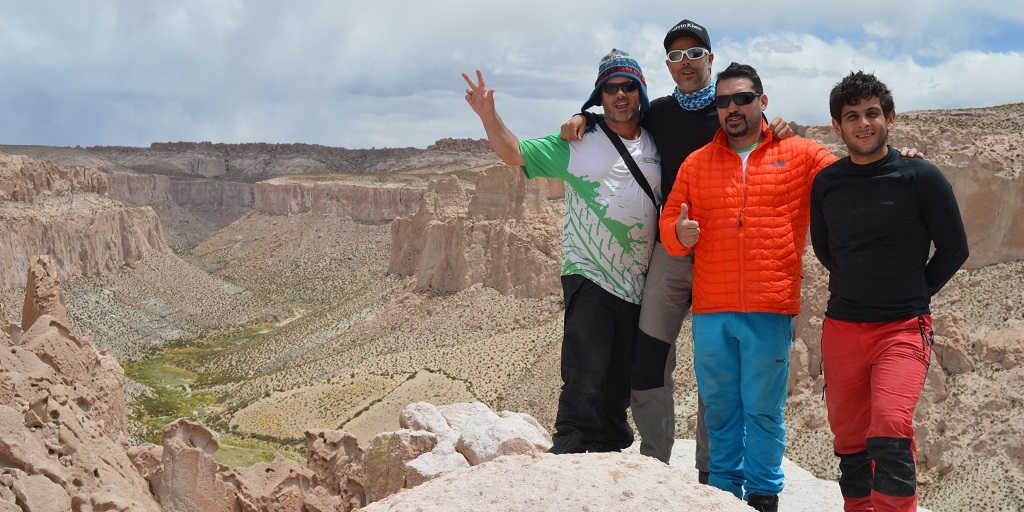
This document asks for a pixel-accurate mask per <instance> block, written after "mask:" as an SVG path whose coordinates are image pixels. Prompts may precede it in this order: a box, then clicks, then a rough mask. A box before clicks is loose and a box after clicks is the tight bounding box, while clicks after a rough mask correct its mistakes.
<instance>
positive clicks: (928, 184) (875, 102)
mask: <svg viewBox="0 0 1024 512" xmlns="http://www.w3.org/2000/svg"><path fill="white" fill-rule="evenodd" d="M829 108H830V111H831V114H832V127H833V129H834V130H835V132H836V134H837V135H838V136H839V137H840V138H842V139H843V142H844V143H845V144H846V147H847V149H848V150H849V157H847V158H843V159H841V160H839V161H837V162H836V163H834V164H832V165H830V166H829V167H826V168H825V169H823V170H822V171H821V172H820V173H819V174H818V175H817V176H816V177H815V179H814V183H813V185H812V189H811V243H812V245H813V248H814V254H815V255H816V256H817V257H818V260H819V261H821V264H822V265H824V266H825V268H826V269H828V271H829V285H828V288H829V300H828V306H827V309H826V310H825V317H826V318H825V323H824V325H823V326H822V335H821V352H822V360H823V364H824V374H825V401H826V405H827V407H828V421H829V426H830V427H831V429H832V433H833V435H834V436H835V439H834V441H833V446H834V449H835V453H836V455H837V456H839V459H840V462H839V469H840V473H841V476H840V478H839V486H840V489H841V490H842V493H843V499H844V501H845V510H847V511H855V510H857V511H860V510H906V511H914V510H917V475H916V450H915V445H914V426H913V418H914V408H915V407H916V406H917V402H918V399H919V398H920V396H921V391H922V390H923V388H924V380H925V374H926V372H927V371H928V363H929V359H930V357H931V343H932V330H931V312H930V309H929V305H930V300H931V296H932V295H934V294H935V293H937V292H938V291H939V290H940V289H941V288H942V286H943V285H945V284H946V282H948V281H949V279H950V278H952V277H953V275H954V274H955V273H956V271H957V270H958V269H959V268H960V266H961V265H962V264H963V263H964V262H965V261H966V260H967V256H968V248H967V235H966V233H965V231H964V225H963V221H962V220H961V218H960V210H959V208H958V207H957V202H956V197H954V195H953V188H952V187H951V186H950V184H949V182H948V181H947V180H946V178H945V177H944V176H943V175H942V173H941V172H940V171H939V169H938V168H937V167H936V166H934V165H932V164H930V163H928V162H927V161H925V160H921V159H915V158H900V156H899V153H898V152H897V151H896V150H895V149H893V148H891V147H889V146H888V144H887V142H888V134H889V129H891V128H892V125H893V123H894V121H895V118H896V111H895V108H894V105H893V99H892V94H891V92H890V91H889V89H888V87H886V86H885V84H883V83H882V82H880V81H878V79H877V78H875V76H874V75H871V74H866V73H863V72H855V73H851V74H850V75H848V76H847V77H845V78H844V79H843V80H842V81H841V82H839V83H838V84H837V85H836V86H835V87H834V88H833V89H832V93H831V95H830V98H829ZM933 244H934V246H935V252H934V254H932V256H931V257H930V258H929V252H930V250H931V247H932V245H933Z"/></svg>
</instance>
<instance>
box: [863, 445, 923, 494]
mask: <svg viewBox="0 0 1024 512" xmlns="http://www.w3.org/2000/svg"><path fill="white" fill-rule="evenodd" d="M912 442H913V439H908V438H905V437H869V438H868V439H867V446H868V453H869V454H870V455H871V458H872V459H873V460H874V461H875V477H874V489H875V491H876V492H880V493H882V494H887V495H889V496H913V495H914V494H915V493H916V492H917V469H916V467H915V465H914V451H913V449H912V448H911V443H912Z"/></svg>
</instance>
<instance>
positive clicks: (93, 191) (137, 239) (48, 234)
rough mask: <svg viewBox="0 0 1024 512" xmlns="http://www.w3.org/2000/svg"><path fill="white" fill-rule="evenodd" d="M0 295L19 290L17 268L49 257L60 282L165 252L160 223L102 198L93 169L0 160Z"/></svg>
mask: <svg viewBox="0 0 1024 512" xmlns="http://www.w3.org/2000/svg"><path fill="white" fill-rule="evenodd" d="M0 174H2V179H0V184H2V185H0V186H2V187H3V189H2V191H0V197H2V198H4V199H8V200H6V201H0V260H2V261H3V262H4V265H3V266H2V268H0V289H11V288H21V287H24V286H25V274H24V273H23V272H22V270H21V269H23V268H25V267H27V266H28V263H29V261H30V259H31V258H32V257H34V256H35V255H40V254H44V255H49V256H50V257H52V258H53V261H54V263H55V264H56V267H57V269H58V270H59V271H60V273H61V275H62V276H64V277H67V276H70V275H98V274H102V273H105V272H110V271H112V270H114V269H116V268H119V267H121V266H122V265H125V264H131V263H132V262H134V261H138V260H139V259H141V258H142V257H143V256H144V255H145V254H146V253H147V252H148V251H154V250H155V251H162V252H169V251H170V249H169V248H168V247H167V243H166V241H165V239H164V236H163V228H162V226H161V224H160V220H159V219H158V218H157V216H156V214H155V213H154V212H153V210H152V209H150V208H148V207H143V208H136V207H127V206H125V205H123V204H121V203H118V202H116V201H112V200H111V199H109V198H107V197H104V194H107V193H108V181H107V179H106V177H105V176H104V175H103V174H101V173H100V172H99V171H97V170H95V169H89V168H82V167H74V168H65V167H60V166H57V165H55V164H52V163H49V162H38V161H35V160H32V159H29V158H27V157H23V156H8V155H0Z"/></svg>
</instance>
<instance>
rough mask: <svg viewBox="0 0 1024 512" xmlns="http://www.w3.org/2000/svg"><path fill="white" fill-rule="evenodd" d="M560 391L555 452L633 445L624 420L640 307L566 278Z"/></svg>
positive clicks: (579, 280) (582, 281)
mask: <svg viewBox="0 0 1024 512" xmlns="http://www.w3.org/2000/svg"><path fill="white" fill-rule="evenodd" d="M562 291H563V293H564V294H565V337H564V339H563V340H562V391H561V394H560V395H559V397H558V414H557V416H556V417H555V435H554V436H552V438H553V441H554V446H552V447H551V450H550V451H551V453H581V452H588V451H589V452H607V451H618V450H621V449H623V448H626V447H629V446H630V445H632V444H633V429H632V428H631V427H630V426H629V422H628V421H627V420H626V408H627V407H629V374H630V367H631V365H632V359H633V342H634V340H635V339H636V332H637V325H638V323H639V320H640V305H639V304H632V303H629V302H627V301H625V300H623V299H620V298H618V297H616V296H615V295H612V294H610V293H608V292H607V291H605V290H604V289H602V288H601V287H600V286H598V285H596V284H594V282H593V281H591V280H589V279H587V278H585V277H582V276H578V275H568V276H562Z"/></svg>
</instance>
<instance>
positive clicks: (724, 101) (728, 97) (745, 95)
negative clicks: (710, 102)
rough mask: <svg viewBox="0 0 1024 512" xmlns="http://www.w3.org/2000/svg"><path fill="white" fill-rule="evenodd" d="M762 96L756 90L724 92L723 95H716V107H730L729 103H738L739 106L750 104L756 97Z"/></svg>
mask: <svg viewBox="0 0 1024 512" xmlns="http://www.w3.org/2000/svg"><path fill="white" fill-rule="evenodd" d="M759 96H761V95H760V94H758V93H756V92H738V93H736V94H723V95H721V96H715V107H717V108H729V103H730V102H732V103H736V106H737V107H742V106H743V105H749V104H750V102H752V101H754V98H757V97H759Z"/></svg>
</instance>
